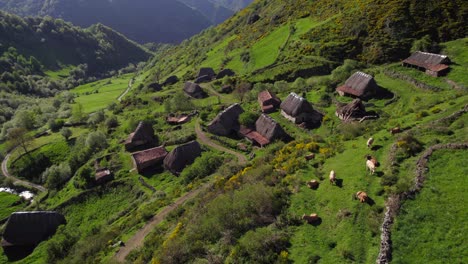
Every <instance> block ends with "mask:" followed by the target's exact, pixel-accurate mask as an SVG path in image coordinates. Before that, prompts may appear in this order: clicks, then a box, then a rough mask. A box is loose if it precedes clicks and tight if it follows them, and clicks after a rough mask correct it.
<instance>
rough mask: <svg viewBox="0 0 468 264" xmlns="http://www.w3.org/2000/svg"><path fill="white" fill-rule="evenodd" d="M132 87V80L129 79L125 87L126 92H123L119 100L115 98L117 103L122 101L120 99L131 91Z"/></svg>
mask: <svg viewBox="0 0 468 264" xmlns="http://www.w3.org/2000/svg"><path fill="white" fill-rule="evenodd" d="M132 86H133V78H131V79H130V81H129V82H128V86H127V90H125V92H123V93H122V94H121V95H120V96H119V98H117V101H119V102H120V101H122V98H123V97H124V96H125V95H127V93H128V92H130V90H131V89H132Z"/></svg>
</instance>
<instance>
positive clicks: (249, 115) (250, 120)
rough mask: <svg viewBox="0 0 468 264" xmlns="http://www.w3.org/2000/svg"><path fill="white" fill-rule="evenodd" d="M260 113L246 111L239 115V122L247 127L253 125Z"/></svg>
mask: <svg viewBox="0 0 468 264" xmlns="http://www.w3.org/2000/svg"><path fill="white" fill-rule="evenodd" d="M258 117H259V115H258V114H257V113H254V112H244V113H242V114H241V115H240V116H239V123H240V124H241V125H243V126H246V127H253V126H254V125H255V122H256V121H257V119H258Z"/></svg>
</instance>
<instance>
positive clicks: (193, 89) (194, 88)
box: [184, 82, 206, 99]
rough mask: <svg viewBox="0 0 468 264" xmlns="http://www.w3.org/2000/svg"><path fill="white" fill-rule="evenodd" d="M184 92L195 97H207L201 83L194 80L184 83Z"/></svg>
mask: <svg viewBox="0 0 468 264" xmlns="http://www.w3.org/2000/svg"><path fill="white" fill-rule="evenodd" d="M184 92H185V93H186V94H187V95H188V96H190V97H193V98H196V99H201V98H205V97H206V93H205V91H203V89H202V88H201V87H200V85H198V84H196V83H193V82H186V83H185V85H184Z"/></svg>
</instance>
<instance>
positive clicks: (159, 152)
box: [132, 146, 168, 173]
mask: <svg viewBox="0 0 468 264" xmlns="http://www.w3.org/2000/svg"><path fill="white" fill-rule="evenodd" d="M167 154H168V153H167V150H166V149H165V148H164V147H162V146H161V147H156V148H150V149H147V150H143V151H138V152H135V153H132V161H133V167H134V168H135V169H136V170H137V171H138V173H141V172H142V171H144V170H145V169H147V168H149V167H153V166H156V165H158V164H161V163H162V162H163V160H164V158H165V157H166V156H167Z"/></svg>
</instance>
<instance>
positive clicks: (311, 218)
mask: <svg viewBox="0 0 468 264" xmlns="http://www.w3.org/2000/svg"><path fill="white" fill-rule="evenodd" d="M302 220H306V221H307V223H309V224H313V223H315V222H317V221H318V220H319V217H318V215H317V214H310V215H306V214H303V215H302Z"/></svg>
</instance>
